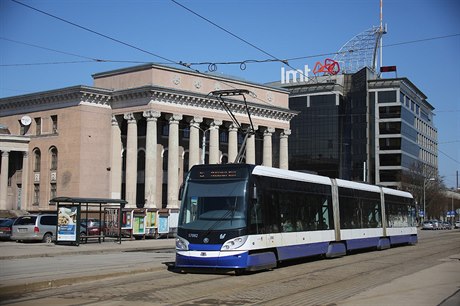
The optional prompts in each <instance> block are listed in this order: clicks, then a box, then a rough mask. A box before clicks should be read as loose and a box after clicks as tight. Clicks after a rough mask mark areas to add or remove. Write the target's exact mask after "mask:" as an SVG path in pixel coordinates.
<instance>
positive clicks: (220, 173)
mask: <svg viewBox="0 0 460 306" xmlns="http://www.w3.org/2000/svg"><path fill="white" fill-rule="evenodd" d="M191 176H192V179H236V178H245V177H247V170H246V169H225V168H224V169H222V168H220V169H200V170H199V171H196V172H195V173H192V174H191Z"/></svg>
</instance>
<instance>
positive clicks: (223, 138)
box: [219, 131, 228, 143]
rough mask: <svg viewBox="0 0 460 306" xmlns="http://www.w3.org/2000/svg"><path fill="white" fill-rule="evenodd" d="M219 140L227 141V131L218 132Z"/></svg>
mask: <svg viewBox="0 0 460 306" xmlns="http://www.w3.org/2000/svg"><path fill="white" fill-rule="evenodd" d="M219 142H221V143H228V133H227V131H221V132H220V134H219Z"/></svg>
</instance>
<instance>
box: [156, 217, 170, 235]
mask: <svg viewBox="0 0 460 306" xmlns="http://www.w3.org/2000/svg"><path fill="white" fill-rule="evenodd" d="M168 221H169V216H168V215H163V216H162V215H160V216H158V233H159V234H167V233H169V222H168Z"/></svg>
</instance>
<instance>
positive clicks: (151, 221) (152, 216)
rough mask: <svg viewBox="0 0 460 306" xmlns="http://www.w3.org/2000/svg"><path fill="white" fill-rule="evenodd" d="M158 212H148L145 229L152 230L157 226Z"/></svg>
mask: <svg viewBox="0 0 460 306" xmlns="http://www.w3.org/2000/svg"><path fill="white" fill-rule="evenodd" d="M156 216H157V214H156V212H154V211H148V212H147V214H146V216H145V227H146V228H152V227H155V226H156Z"/></svg>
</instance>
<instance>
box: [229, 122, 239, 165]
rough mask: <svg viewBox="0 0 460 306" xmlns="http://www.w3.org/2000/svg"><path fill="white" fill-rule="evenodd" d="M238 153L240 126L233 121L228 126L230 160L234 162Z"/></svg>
mask: <svg viewBox="0 0 460 306" xmlns="http://www.w3.org/2000/svg"><path fill="white" fill-rule="evenodd" d="M237 155H238V127H237V126H235V125H234V124H233V123H232V124H230V126H229V127H228V162H229V163H233V162H234V161H235V158H236V156H237Z"/></svg>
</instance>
